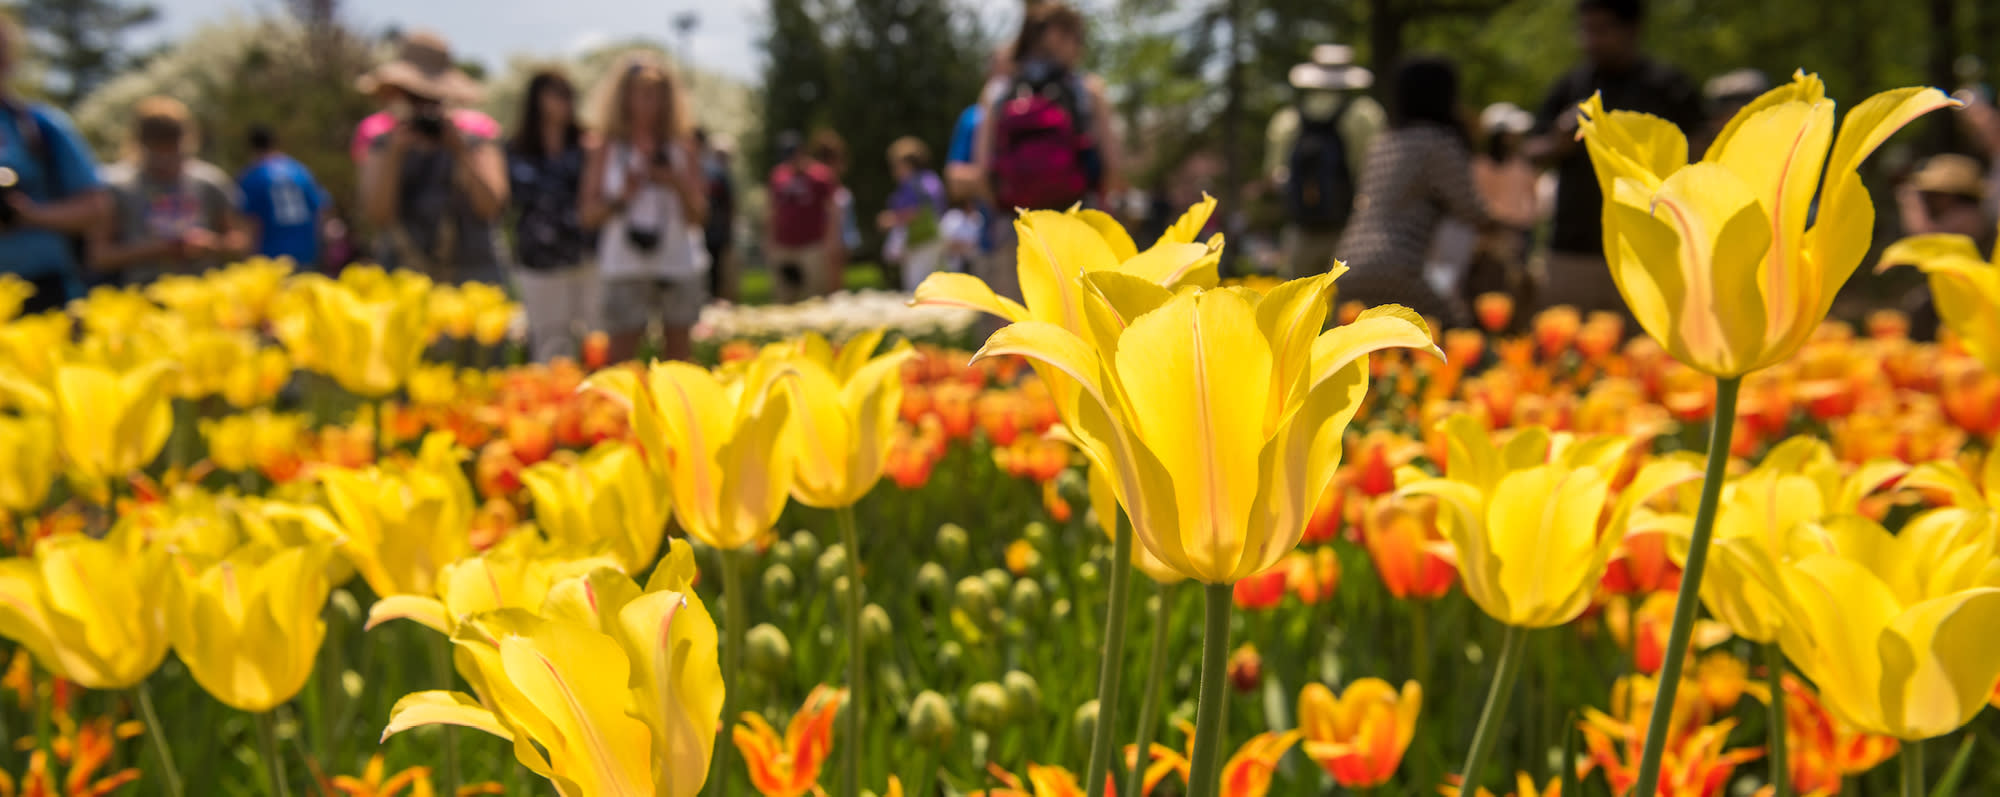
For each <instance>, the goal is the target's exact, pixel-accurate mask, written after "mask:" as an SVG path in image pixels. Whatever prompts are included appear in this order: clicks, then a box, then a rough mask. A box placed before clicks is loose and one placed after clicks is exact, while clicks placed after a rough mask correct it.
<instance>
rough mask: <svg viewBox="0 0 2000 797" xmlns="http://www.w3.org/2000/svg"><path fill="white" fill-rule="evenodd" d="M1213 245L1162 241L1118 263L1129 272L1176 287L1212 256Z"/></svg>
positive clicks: (1154, 281)
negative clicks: (1210, 250) (1210, 251)
mask: <svg viewBox="0 0 2000 797" xmlns="http://www.w3.org/2000/svg"><path fill="white" fill-rule="evenodd" d="M1208 255H1209V248H1208V247H1207V246H1204V245H1202V244H1196V243H1185V244H1178V243H1164V242H1163V243H1160V244H1159V245H1156V246H1154V247H1153V248H1151V249H1148V250H1146V251H1145V252H1142V253H1140V254H1139V255H1138V256H1137V257H1133V258H1132V259H1130V260H1127V261H1125V262H1124V263H1122V264H1120V265H1119V266H1118V272H1119V273H1122V274H1129V275H1131V276H1134V277H1138V278H1139V279H1142V280H1145V281H1147V282H1150V283H1153V284H1154V285H1159V286H1162V287H1167V286H1173V285H1176V284H1178V283H1179V282H1180V281H1181V280H1182V279H1185V278H1186V277H1187V275H1188V273H1189V272H1190V271H1191V270H1193V269H1195V268H1197V267H1198V266H1200V265H1201V262H1202V260H1203V259H1204V258H1206V257H1208Z"/></svg>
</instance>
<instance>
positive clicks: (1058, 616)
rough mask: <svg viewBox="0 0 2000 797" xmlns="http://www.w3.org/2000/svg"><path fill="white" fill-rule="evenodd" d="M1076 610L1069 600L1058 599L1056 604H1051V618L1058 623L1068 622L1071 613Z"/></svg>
mask: <svg viewBox="0 0 2000 797" xmlns="http://www.w3.org/2000/svg"><path fill="white" fill-rule="evenodd" d="M1075 608H1076V607H1075V606H1074V605H1072V604H1071V603H1070V602H1069V599H1068V598H1057V599H1056V602H1055V603H1052V604H1049V617H1050V618H1052V619H1054V620H1056V621H1058V622H1060V621H1063V620H1067V619H1069V613H1070V612H1071V611H1072V610H1074V609H1075Z"/></svg>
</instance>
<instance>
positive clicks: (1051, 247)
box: [1014, 211, 1118, 333]
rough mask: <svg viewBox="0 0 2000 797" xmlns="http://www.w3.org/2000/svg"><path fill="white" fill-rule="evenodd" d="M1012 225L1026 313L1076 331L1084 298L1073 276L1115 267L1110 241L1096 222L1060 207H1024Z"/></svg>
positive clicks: (1080, 325) (1078, 329)
mask: <svg viewBox="0 0 2000 797" xmlns="http://www.w3.org/2000/svg"><path fill="white" fill-rule="evenodd" d="M1014 230H1015V233H1016V235H1017V236H1018V237H1019V238H1020V249H1019V252H1018V253H1017V256H1016V260H1017V261H1018V268H1019V271H1020V279H1021V295H1022V297H1023V298H1025V299H1026V300H1027V306H1028V311H1029V313H1030V317H1032V318H1033V319H1035V320H1037V321H1047V322H1050V323H1053V324H1057V325H1059V326H1061V327H1062V328H1064V329H1067V330H1069V331H1071V332H1074V333H1081V332H1082V331H1083V324H1084V317H1083V303H1082V297H1081V295H1080V293H1079V289H1078V287H1077V278H1078V277H1080V276H1082V275H1083V273H1084V272H1086V271H1097V270H1099V269H1104V268H1112V267H1115V265H1116V264H1117V263H1118V259H1117V258H1116V257H1114V256H1113V255H1112V252H1111V247H1110V246H1109V245H1107V244H1105V242H1104V237H1103V236H1101V235H1098V234H1097V230H1096V229H1095V228H1093V227H1091V226H1090V225H1089V224H1087V223H1085V222H1083V221H1081V220H1078V219H1077V218H1076V217H1074V216H1070V215H1068V214H1065V213H1056V212H1052V211H1029V212H1027V213H1023V214H1021V218H1020V219H1019V220H1017V221H1015V222H1014Z"/></svg>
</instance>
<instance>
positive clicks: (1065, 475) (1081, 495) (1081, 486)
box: [1056, 468, 1090, 504]
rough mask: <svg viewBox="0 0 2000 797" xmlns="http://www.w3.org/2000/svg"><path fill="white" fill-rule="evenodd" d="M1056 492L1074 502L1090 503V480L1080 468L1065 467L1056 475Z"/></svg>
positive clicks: (1066, 499) (1065, 499)
mask: <svg viewBox="0 0 2000 797" xmlns="http://www.w3.org/2000/svg"><path fill="white" fill-rule="evenodd" d="M1056 492H1057V493H1059V494H1061V495H1062V498H1063V500H1064V501H1068V502H1070V503H1072V504H1087V503H1090V480H1088V479H1086V478H1084V473H1083V470H1081V469H1079V468H1064V469H1063V472H1062V473H1059V474H1057V475H1056Z"/></svg>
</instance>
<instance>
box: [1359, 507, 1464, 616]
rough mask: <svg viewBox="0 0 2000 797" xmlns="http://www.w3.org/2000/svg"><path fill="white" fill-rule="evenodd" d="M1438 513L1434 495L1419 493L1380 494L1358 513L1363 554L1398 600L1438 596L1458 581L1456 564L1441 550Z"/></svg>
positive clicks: (1442, 537)
mask: <svg viewBox="0 0 2000 797" xmlns="http://www.w3.org/2000/svg"><path fill="white" fill-rule="evenodd" d="M1437 512H1438V503H1437V499H1436V498H1432V497H1430V496H1423V495H1415V496H1403V497H1396V496H1382V497H1380V498H1377V499H1375V500H1374V501H1372V502H1370V503H1369V504H1368V506H1367V507H1366V508H1365V509H1364V510H1363V512H1362V520H1361V542H1362V544H1363V545H1364V546H1366V547H1367V549H1368V559H1369V561H1372V562H1374V563H1375V574H1376V575H1378V576H1380V577H1381V578H1382V585H1383V586H1385V587H1388V588H1389V594H1390V595H1394V596H1396V598H1397V599H1399V600H1408V599H1412V598H1415V599H1419V600H1429V599H1432V598H1437V597H1440V596H1442V595H1444V594H1445V593H1446V592H1450V591H1451V585H1452V584H1454V583H1457V581H1458V568H1456V567H1453V566H1452V564H1451V560H1450V559H1447V558H1446V557H1445V556H1444V554H1443V553H1442V551H1444V550H1445V548H1444V545H1445V543H1444V535H1443V533H1441V532H1439V531H1438V526H1437Z"/></svg>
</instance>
